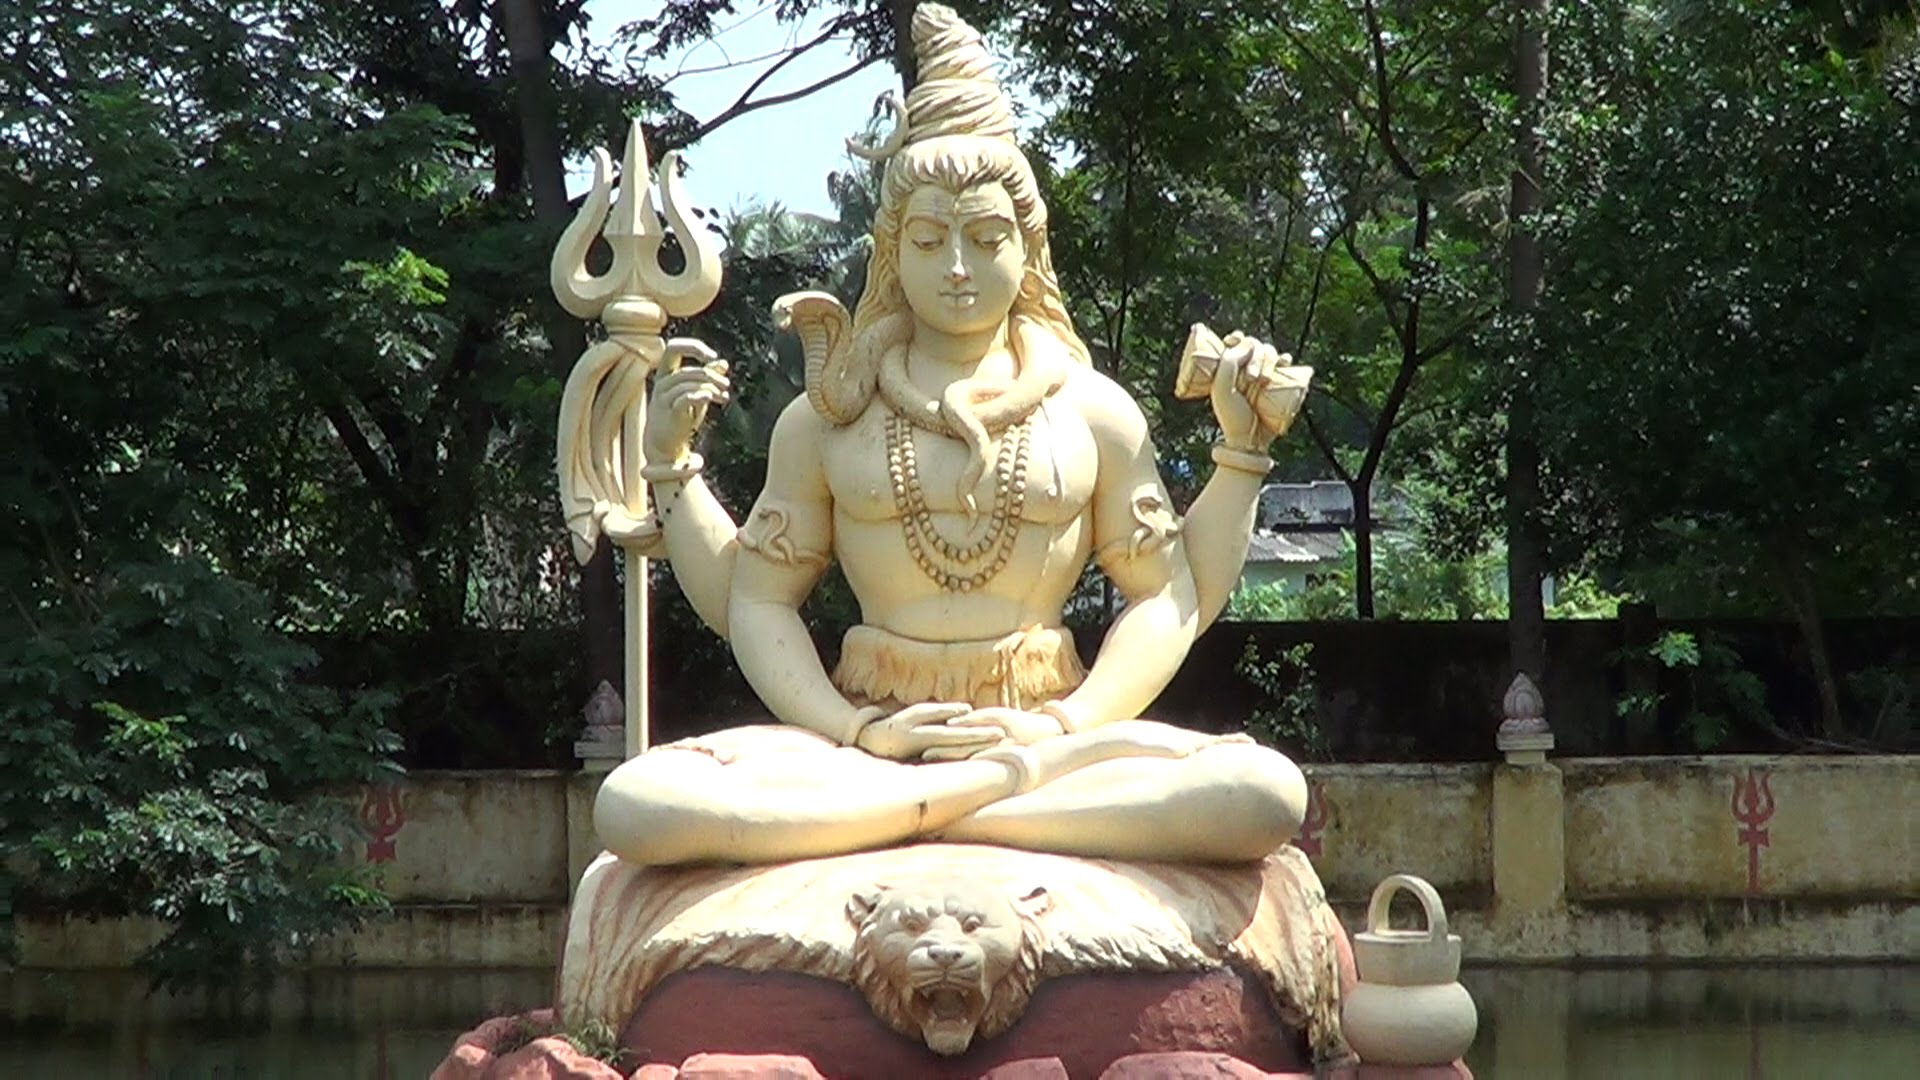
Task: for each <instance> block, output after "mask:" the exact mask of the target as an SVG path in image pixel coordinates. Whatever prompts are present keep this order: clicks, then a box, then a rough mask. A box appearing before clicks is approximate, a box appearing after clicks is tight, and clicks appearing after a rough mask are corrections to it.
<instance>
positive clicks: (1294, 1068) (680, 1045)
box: [433, 969, 1472, 1080]
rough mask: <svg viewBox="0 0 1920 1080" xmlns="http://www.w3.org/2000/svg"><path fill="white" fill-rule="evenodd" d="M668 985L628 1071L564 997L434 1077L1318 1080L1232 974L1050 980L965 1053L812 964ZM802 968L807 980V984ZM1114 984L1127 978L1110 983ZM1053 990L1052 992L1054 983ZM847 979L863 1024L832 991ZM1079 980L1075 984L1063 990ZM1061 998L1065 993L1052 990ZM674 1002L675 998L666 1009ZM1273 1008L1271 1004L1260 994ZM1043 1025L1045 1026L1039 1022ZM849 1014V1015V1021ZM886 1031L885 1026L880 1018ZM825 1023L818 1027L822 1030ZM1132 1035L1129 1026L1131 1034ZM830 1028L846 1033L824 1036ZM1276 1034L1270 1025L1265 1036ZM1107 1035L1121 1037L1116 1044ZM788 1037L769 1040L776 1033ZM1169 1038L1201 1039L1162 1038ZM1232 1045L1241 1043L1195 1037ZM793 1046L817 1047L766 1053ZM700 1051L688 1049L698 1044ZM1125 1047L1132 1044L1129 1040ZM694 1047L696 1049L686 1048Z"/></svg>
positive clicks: (1432, 1075) (633, 1048)
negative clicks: (588, 1043)
mask: <svg viewBox="0 0 1920 1080" xmlns="http://www.w3.org/2000/svg"><path fill="white" fill-rule="evenodd" d="M675 980H683V981H684V982H683V984H682V985H679V986H677V987H676V986H674V980H670V981H669V982H668V983H666V984H662V986H661V990H662V991H666V990H668V989H669V988H672V989H673V993H670V994H666V993H656V994H655V995H653V996H652V997H650V999H649V1003H648V1006H647V1007H643V1008H642V1009H641V1011H640V1012H639V1013H637V1014H636V1015H635V1016H634V1019H633V1022H632V1023H630V1024H629V1025H628V1028H627V1032H626V1038H625V1039H623V1040H622V1041H623V1042H624V1043H625V1044H626V1046H627V1047H628V1049H627V1051H626V1054H625V1056H623V1057H622V1058H621V1061H620V1065H619V1067H618V1068H616V1067H614V1066H612V1065H608V1064H607V1063H605V1062H602V1061H597V1060H594V1059H593V1058H589V1057H586V1056H585V1055H583V1054H581V1053H580V1052H579V1051H577V1050H575V1049H574V1048H573V1047H572V1045H571V1044H569V1043H568V1042H567V1041H566V1040H565V1039H562V1038H558V1037H553V1036H546V1037H540V1038H532V1036H534V1035H538V1034H541V1033H544V1032H549V1031H552V1030H554V1027H555V1020H554V1016H553V1012H552V1010H550V1009H543V1010H539V1011H537V1012H533V1013H528V1014H526V1015H524V1016H517V1017H500V1018H497V1019H493V1020H488V1021H487V1022H485V1023H483V1024H481V1025H480V1026H479V1027H478V1028H476V1029H474V1030H473V1031H470V1032H468V1033H467V1034H465V1035H463V1036H461V1038H460V1040H459V1042H458V1043H456V1044H455V1046H454V1048H453V1052H452V1053H450V1054H449V1055H448V1056H447V1058H446V1060H445V1061H443V1062H442V1063H441V1065H440V1067H439V1068H438V1069H435V1070H434V1073H433V1080H676V1078H678V1080H826V1078H831V1080H858V1078H862V1077H896V1076H899V1077H904V1076H912V1077H930V1078H931V1077H940V1078H964V1080H1079V1078H1083V1077H1084V1078H1087V1080H1093V1078H1096V1077H1097V1078H1098V1080H1243V1078H1254V1077H1283V1078H1288V1080H1307V1078H1308V1077H1311V1076H1312V1075H1313V1073H1312V1070H1311V1068H1310V1067H1309V1066H1304V1065H1298V1064H1292V1063H1290V1062H1283V1061H1281V1060H1280V1058H1281V1057H1283V1056H1285V1055H1292V1056H1293V1057H1295V1058H1297V1057H1299V1056H1300V1047H1299V1046H1298V1045H1297V1042H1296V1040H1295V1039H1294V1037H1293V1036H1292V1035H1291V1034H1290V1033H1287V1032H1285V1030H1284V1029H1283V1028H1281V1027H1280V1025H1279V1023H1278V1020H1277V1019H1276V1018H1274V1017H1273V1015H1272V1011H1271V1009H1270V1008H1267V1007H1266V1003H1265V1000H1264V999H1263V998H1259V997H1250V996H1249V992H1250V991H1251V990H1252V988H1251V987H1250V986H1245V985H1244V984H1241V983H1239V982H1238V981H1237V980H1229V979H1226V978H1224V977H1223V976H1222V975H1221V974H1220V973H1213V974H1209V975H1182V976H1172V975H1166V976H1139V975H1134V976H1114V977H1107V978H1097V977H1081V978H1068V979H1063V980H1055V981H1054V982H1055V983H1060V984H1064V985H1061V986H1058V987H1055V986H1054V983H1049V984H1043V985H1042V987H1041V989H1040V991H1039V992H1038V993H1036V994H1035V996H1034V1000H1033V1004H1032V1005H1031V1006H1030V1007H1029V1009H1028V1012H1027V1014H1026V1016H1025V1017H1024V1018H1023V1019H1022V1021H1021V1023H1020V1024H1019V1026H1017V1027H1016V1028H1015V1029H1014V1030H1013V1031H1012V1032H1009V1033H1007V1034H1006V1035H1004V1036H1001V1037H1000V1038H998V1039H992V1040H989V1041H987V1042H985V1043H981V1044H978V1045H976V1046H975V1047H974V1048H973V1049H971V1050H969V1051H968V1052H967V1053H966V1054H964V1055H962V1056H960V1057H958V1058H941V1057H936V1056H935V1055H933V1054H932V1053H930V1052H929V1051H927V1050H926V1048H925V1047H923V1046H920V1045H919V1044H917V1043H914V1042H911V1041H909V1040H907V1039H904V1038H901V1037H900V1036H898V1035H895V1034H893V1033H892V1032H890V1031H887V1030H886V1029H884V1028H881V1027H879V1024H878V1021H875V1020H873V1018H872V1015H871V1014H870V1013H867V1012H866V1006H865V1003H864V1001H862V1000H861V999H860V998H859V996H858V995H857V994H854V993H853V991H852V990H851V989H850V988H847V987H842V986H840V985H839V984H837V983H826V982H825V981H824V980H818V979H809V978H808V977H806V976H798V975H787V974H777V975H757V974H753V973H748V972H741V971H729V970H724V969H710V970H703V971H693V972H687V973H684V974H683V975H681V976H676V977H675ZM792 980H804V982H802V983H795V982H793V981H792ZM1107 983H1113V984H1117V985H1103V984H1107ZM1050 988H1052V992H1051V993H1050V992H1049V990H1050ZM830 989H839V990H845V991H846V992H847V994H848V995H849V996H850V997H851V999H852V1000H851V1004H852V1005H853V1006H857V1007H858V1008H859V1010H860V1013H861V1016H862V1017H863V1018H864V1019H862V1020H858V1021H856V1020H855V1019H852V1018H850V1017H849V1015H848V1013H847V1011H846V1010H843V1009H841V1008H839V1007H838V1005H836V1004H835V1002H834V1000H833V999H834V997H835V995H833V994H831V993H828V992H826V991H828V990H830ZM1063 990H1064V991H1066V992H1065V993H1064V994H1063V993H1061V991H1063ZM1048 999H1051V1000H1048ZM663 1005H664V1006H665V1007H662V1006H663ZM1255 1005H1258V1006H1259V1008H1257V1009H1256V1008H1254V1007H1253V1006H1255ZM1036 1022H1037V1023H1036ZM843 1025H844V1026H843ZM869 1027H870V1028H871V1030H870V1029H869ZM809 1031H811V1032H813V1033H814V1034H813V1035H809V1034H808V1032H809ZM1123 1031H1124V1032H1128V1033H1129V1034H1126V1035H1124V1036H1123V1037H1122V1036H1119V1034H1118V1033H1120V1032H1123ZM821 1033H827V1034H829V1035H830V1036H831V1037H827V1038H823V1037H822V1035H821ZM1262 1033H1264V1034H1262ZM1099 1038H1105V1039H1107V1040H1109V1041H1108V1042H1106V1043H1105V1044H1104V1046H1105V1049H1103V1048H1102V1044H1101V1043H1099V1042H1098V1039H1099ZM768 1039H781V1040H787V1041H785V1042H783V1043H769V1042H766V1041H765V1040H768ZM1163 1040H1170V1041H1175V1042H1182V1043H1185V1045H1186V1047H1187V1048H1186V1049H1180V1050H1170V1049H1156V1048H1154V1047H1156V1045H1161V1044H1162V1041H1163ZM1222 1044H1229V1045H1232V1046H1233V1048H1234V1049H1233V1050H1231V1051H1226V1050H1219V1049H1193V1047H1195V1046H1219V1045H1222ZM772 1045H786V1046H788V1047H789V1048H790V1049H797V1050H801V1051H803V1052H802V1053H792V1052H787V1053H776V1052H768V1051H767V1050H765V1049H763V1048H764V1047H767V1046H772ZM690 1046H691V1047H695V1049H693V1050H690V1051H689V1050H686V1048H687V1047H690ZM1116 1047H1117V1049H1116ZM683 1051H684V1052H683ZM1321 1075H1322V1076H1326V1077H1331V1078H1332V1080H1471V1076H1472V1074H1471V1073H1469V1072H1468V1071H1467V1069H1466V1066H1465V1065H1463V1064H1460V1063H1458V1062H1455V1063H1454V1064H1452V1065H1448V1066H1437V1067H1431V1068H1419V1069H1404V1068H1389V1067H1384V1066H1358V1067H1348V1068H1337V1069H1334V1070H1332V1071H1330V1072H1326V1073H1322V1074H1321Z"/></svg>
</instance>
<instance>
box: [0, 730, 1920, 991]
mask: <svg viewBox="0 0 1920 1080" xmlns="http://www.w3.org/2000/svg"><path fill="white" fill-rule="evenodd" d="M1307 773H1308V782H1309V788H1310V792H1311V801H1310V803H1309V807H1308V820H1307V823H1306V827H1305V829H1303V831H1302V834H1301V836H1300V838H1299V840H1298V841H1297V842H1298V843H1299V845H1300V846H1301V847H1302V848H1303V849H1304V850H1306V851H1307V853H1308V854H1309V855H1310V856H1311V857H1312V859H1313V862H1314V865H1315V867H1316V868H1317V869H1318V870H1319V872H1320V875H1321V878H1322V880H1323V881H1324V882H1325V883H1326V886H1327V892H1328V895H1329V896H1330V897H1332V898H1333V900H1334V901H1335V903H1336V906H1338V907H1339V908H1340V909H1341V911H1342V914H1343V915H1344V916H1345V917H1346V918H1347V919H1348V922H1349V925H1350V926H1355V925H1357V923H1358V919H1359V918H1360V917H1361V915H1362V910H1363V908H1364V905H1365V901H1366V898H1367V896H1368V895H1369V894H1370V893H1371V892H1372V890H1373V887H1374V885H1375V884H1377V883H1378V882H1379V881H1380V879H1381V878H1383V877H1385V876H1387V875H1388V874H1391V873H1398V872H1410V873H1415V874H1418V875H1420V876H1422V877H1425V878H1426V879H1428V880H1429V881H1431V882H1433V883H1434V885H1435V886H1436V887H1438V888H1439V889H1440V891H1441V894H1442V896H1443V897H1444V899H1445V900H1446V902H1447V904H1448V907H1449V909H1450V911H1451V912H1452V914H1453V921H1454V929H1455V930H1456V932H1458V933H1459V934H1460V935H1461V936H1462V938H1463V939H1464V941H1463V945H1464V948H1465V952H1466V955H1467V956H1468V957H1469V958H1472V959H1477V960H1496V961H1498V960H1509V961H1512V960H1539V961H1551V960H1565V959H1576V958H1587V959H1609V960H1633V959H1641V958H1665V959H1674V960H1765V959H1842V958H1855V959H1908V960H1913V959H1920V828H1916V824H1920V758H1904V757H1857V758H1836V757H1746V756H1720V757H1699V758H1654V759H1606V758H1585V759H1566V760H1561V761H1557V762H1554V763H1552V764H1550V765H1547V766H1540V767H1526V768H1519V767H1513V766H1506V765H1490V764H1485V765H1482V764H1470V765H1317V766H1310V767H1309V768H1308V769H1307ZM595 783H596V780H595V778H593V777H591V776H588V775H584V774H575V773H560V772H490V773H416V774H413V775H410V776H407V777H405V778H403V779H402V780H400V781H399V783H398V784H397V785H396V786H395V787H393V788H391V789H385V788H374V789H367V790H363V791H360V792H356V793H353V794H351V795H349V796H347V797H348V799H349V800H350V804H351V805H352V806H354V807H355V808H356V812H357V813H358V815H359V817H360V819H361V822H362V824H363V825H364V826H365V827H366V829H367V832H368V835H367V838H366V839H365V840H363V841H362V842H360V843H358V844H356V845H354V847H353V849H352V851H351V856H352V857H353V858H355V859H358V860H364V861H367V862H369V863H371V864H373V865H374V866H375V867H376V868H378V869H379V870H380V871H381V873H382V875H383V877H384V880H385V883H386V887H387V889H388V891H389V893H390V895H392V897H393V899H394V902H395V909H394V911H393V913H392V914H390V915H388V916H384V917H381V918H379V919H377V920H374V921H372V922H370V923H369V924H368V925H367V926H366V927H364V928H363V929H362V930H360V931H359V932H357V933H355V934H352V935H349V936H347V937H345V938H342V939H340V940H338V941H335V942H331V943H329V944H328V945H327V946H326V947H324V948H323V949H322V950H320V953H319V955H318V956H317V957H316V958H315V959H316V962H318V963H321V964H327V965H331V964H358V965H361V966H367V967H388V966H397V967H492V966H516V965H534V966H538V965H545V964H550V963H552V962H553V960H554V958H555V957H556V956H557V954H558V944H559V937H560V933H561V931H562V928H563V926H564V922H565V920H564V915H565V911H566V903H567V897H568V893H569V888H570V885H571V882H572V881H573V879H574V878H575V877H577V875H578V865H570V864H580V863H583V862H584V859H585V858H586V857H588V856H590V855H591V854H592V853H593V852H595V851H597V850H598V846H597V845H596V844H594V843H593V841H592V835H591V833H592V829H591V810H592V791H593V787H594V784H595ZM157 932H158V927H157V926H156V925H154V924H152V923H149V922H145V921H142V920H110V921H104V922H103V921H95V920H80V919H46V918H31V917H28V918H21V919H17V920H15V926H14V927H13V933H14V938H15V945H16V947H17V948H18V950H19V958H20V962H21V963H22V964H23V965H24V966H28V967H63V968H92V967H113V966H120V965H124V964H126V963H128V962H129V961H130V960H131V959H132V957H133V956H135V955H136V954H137V953H138V952H139V951H140V949H141V948H143V947H145V946H146V945H148V944H150V943H151V942H152V941H153V940H155V936H156V934H157Z"/></svg>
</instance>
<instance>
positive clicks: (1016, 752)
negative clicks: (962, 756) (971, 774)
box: [973, 746, 1040, 795]
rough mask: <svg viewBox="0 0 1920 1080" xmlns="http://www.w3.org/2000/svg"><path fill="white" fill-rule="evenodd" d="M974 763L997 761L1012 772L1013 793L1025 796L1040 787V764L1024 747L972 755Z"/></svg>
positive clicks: (1000, 748) (1004, 747) (996, 748)
mask: <svg viewBox="0 0 1920 1080" xmlns="http://www.w3.org/2000/svg"><path fill="white" fill-rule="evenodd" d="M973 760H975V761H997V762H999V763H1000V764H1002V765H1005V766H1007V767H1008V768H1010V769H1012V770H1013V793H1014V794H1015V795H1025V794H1026V793H1027V792H1029V791H1032V790H1033V789H1034V788H1037V787H1039V786H1040V763H1039V762H1038V761H1036V760H1035V759H1034V756H1033V751H1032V750H1029V749H1027V748H1026V747H1024V746H996V747H993V748H992V749H989V750H982V751H980V752H979V753H977V754H975V755H973Z"/></svg>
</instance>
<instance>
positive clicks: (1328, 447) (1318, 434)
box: [1300, 409, 1353, 485]
mask: <svg viewBox="0 0 1920 1080" xmlns="http://www.w3.org/2000/svg"><path fill="white" fill-rule="evenodd" d="M1300 415H1301V417H1302V418H1303V419H1305V420H1306V422H1307V434H1309V435H1311V436H1313V443H1314V445H1315V446H1318V447H1319V448H1320V456H1321V457H1324V458H1326V459H1327V464H1328V465H1331V466H1333V474H1334V475H1335V476H1337V477H1339V478H1340V482H1341V483H1343V484H1347V485H1352V483H1353V474H1352V473H1350V472H1348V471H1347V467H1346V466H1345V465H1342V464H1340V457H1339V455H1337V454H1335V453H1334V452H1333V443H1332V442H1331V441H1329V440H1328V438H1327V435H1326V432H1324V431H1321V430H1320V422H1319V421H1317V420H1315V419H1314V418H1313V410H1312V409H1301V410H1300Z"/></svg>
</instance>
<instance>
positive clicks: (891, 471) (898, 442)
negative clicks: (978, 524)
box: [887, 412, 1032, 592]
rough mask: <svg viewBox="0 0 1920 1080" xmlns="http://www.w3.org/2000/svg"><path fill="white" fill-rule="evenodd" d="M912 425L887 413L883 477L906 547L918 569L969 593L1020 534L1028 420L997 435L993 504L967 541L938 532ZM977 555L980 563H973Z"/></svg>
mask: <svg viewBox="0 0 1920 1080" xmlns="http://www.w3.org/2000/svg"><path fill="white" fill-rule="evenodd" d="M914 426H915V425H914V424H913V423H912V422H910V421H909V420H908V419H906V418H905V417H902V416H900V415H899V414H898V413H893V412H890V413H889V414H888V416H887V480H888V483H889V484H890V485H891V487H892V488H893V505H894V508H895V509H896V510H898V511H899V512H900V522H901V527H902V529H903V530H904V532H905V533H906V539H907V550H908V552H910V553H911V554H912V555H913V561H914V562H915V563H916V564H918V565H919V567H920V570H921V572H922V573H924V574H926V575H927V577H928V578H930V579H932V580H933V582H934V583H935V584H937V585H939V586H940V587H941V588H942V589H945V590H947V591H949V592H971V591H973V590H974V589H977V588H980V587H981V586H983V585H985V584H986V583H987V582H989V581H992V580H993V578H994V577H995V575H997V574H999V573H1000V571H1001V570H1003V569H1005V568H1006V565H1007V560H1008V559H1009V558H1011V557H1012V555H1013V545H1014V542H1015V541H1017V540H1018V539H1019V538H1020V513H1021V510H1022V509H1023V508H1024V507H1025V505H1026V501H1027V458H1028V454H1029V452H1030V450H1031V442H1030V437H1031V434H1032V425H1031V422H1030V421H1028V420H1022V421H1020V422H1019V423H1017V424H1014V425H1012V426H1010V427H1009V428H1007V430H1006V431H1005V432H1004V433H1003V434H1002V435H1001V437H1000V449H999V452H998V454H996V455H995V458H994V467H993V472H994V484H993V504H992V506H991V507H990V508H989V510H988V524H987V529H986V532H985V533H983V534H982V535H981V536H980V538H979V539H977V540H975V541H973V542H972V543H968V544H957V543H954V542H953V541H951V540H948V539H947V538H946V537H945V536H944V535H942V534H941V532H940V529H939V526H937V525H936V524H935V523H934V520H933V511H931V510H929V509H928V508H927V500H926V493H925V492H924V491H923V490H922V489H921V485H920V466H919V459H918V457H917V456H916V454H915V452H914V447H913V429H914ZM983 560H985V561H986V563H987V564H986V565H985V566H979V565H978V564H979V563H980V562H982V561H983Z"/></svg>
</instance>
